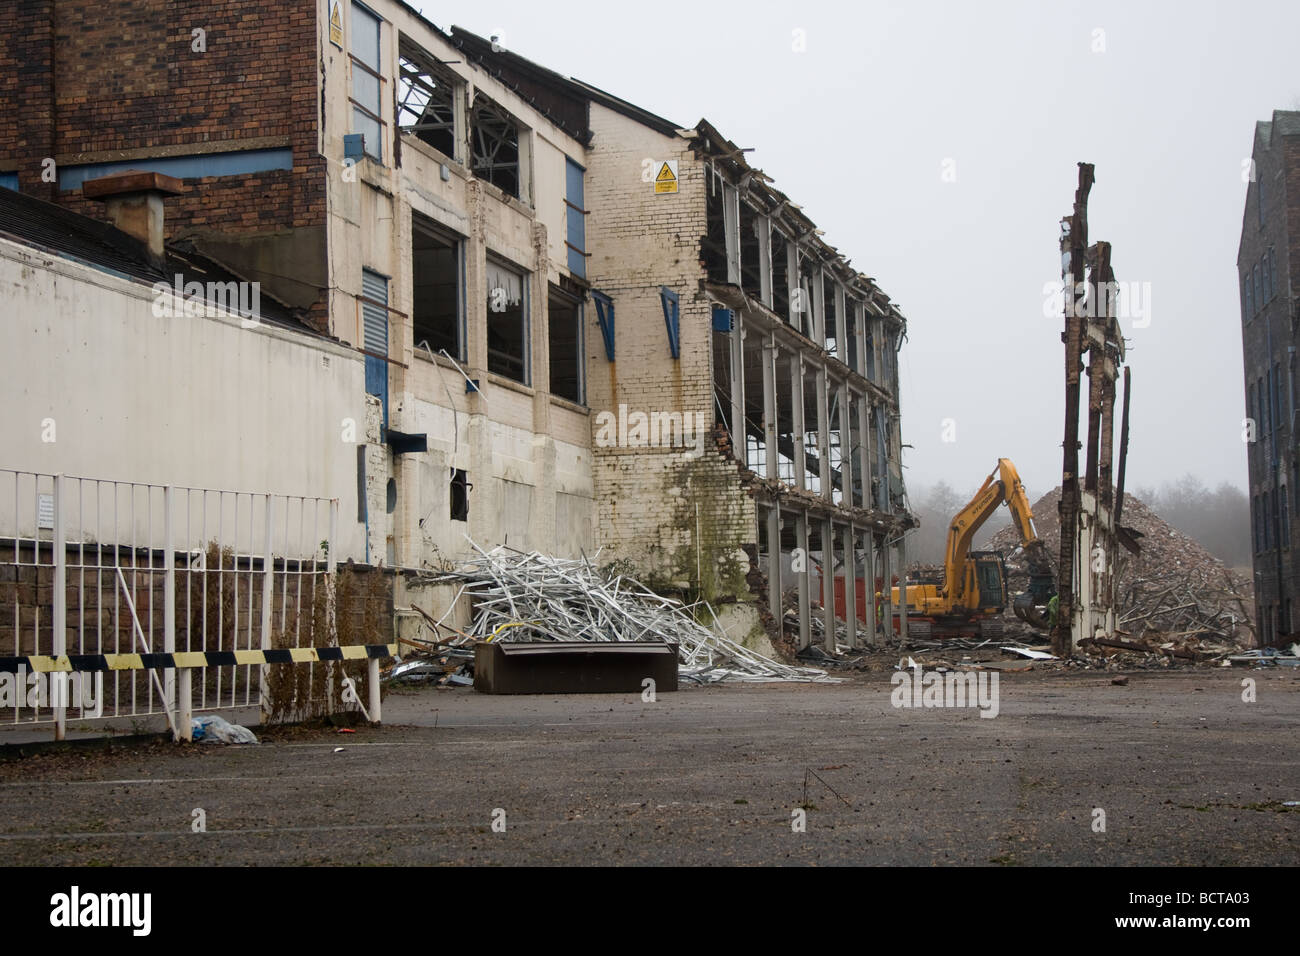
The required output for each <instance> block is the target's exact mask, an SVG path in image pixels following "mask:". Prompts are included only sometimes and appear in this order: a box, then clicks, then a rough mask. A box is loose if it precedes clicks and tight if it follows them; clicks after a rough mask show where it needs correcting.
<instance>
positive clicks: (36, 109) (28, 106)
mask: <svg viewBox="0 0 1300 956" xmlns="http://www.w3.org/2000/svg"><path fill="white" fill-rule="evenodd" d="M53 9H54V0H8V2H7V3H4V4H0V161H5V160H9V161H19V160H23V159H25V158H27V157H33V158H36V165H35V166H32V165H30V164H26V165H25V168H20V169H19V177H20V181H21V184H22V187H23V191H24V192H30V193H31V194H32V195H37V196H40V197H42V198H44V199H50V198H53V186H52V185H50V184H42V183H41V181H40V159H39V157H42V156H48V155H49V154H50V152H49V150H50V144H51V142H52V140H53V122H54V103H53V100H52V98H51V96H50V88H51V82H52V79H53V64H52V58H53V21H54V17H53ZM0 168H3V169H5V170H9V169H12V168H13V167H12V164H6V165H4V166H3V167H0Z"/></svg>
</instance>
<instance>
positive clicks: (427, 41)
mask: <svg viewBox="0 0 1300 956" xmlns="http://www.w3.org/2000/svg"><path fill="white" fill-rule="evenodd" d="M0 124H3V125H0V185H4V186H8V187H9V188H16V189H18V190H20V191H22V192H23V193H27V194H29V195H32V196H36V197H39V198H43V199H48V200H51V201H54V202H57V203H59V204H61V205H64V206H67V207H69V208H71V209H75V210H77V211H80V212H84V213H86V214H88V215H92V216H102V215H103V211H102V209H100V208H99V207H98V204H95V203H93V202H90V201H88V200H87V199H85V198H84V197H83V195H82V184H83V183H84V182H86V181H87V180H89V179H95V178H99V177H102V176H104V175H108V174H112V173H115V172H120V171H122V170H125V169H142V170H150V171H156V172H159V173H165V174H168V175H171V176H174V177H177V178H180V179H182V180H183V182H184V185H185V190H184V192H183V193H182V194H181V195H177V196H173V197H170V198H168V199H167V200H166V204H167V214H166V223H167V232H168V239H169V240H170V241H171V242H172V243H174V244H180V245H181V246H183V247H185V248H192V249H193V250H195V252H196V253H199V254H203V255H206V256H209V257H211V258H213V259H214V260H218V261H220V262H222V263H223V264H224V265H226V266H227V267H228V268H229V269H230V270H231V271H232V272H234V273H235V274H237V275H239V276H241V277H242V278H244V279H247V280H249V281H256V282H259V283H261V284H262V286H263V287H264V288H265V289H266V291H267V293H268V294H270V295H271V296H273V297H274V298H275V299H276V300H277V301H278V302H281V303H284V304H286V305H287V306H288V307H290V308H293V309H297V310H298V311H299V314H300V316H301V318H302V319H303V321H306V322H308V323H309V324H311V325H313V326H314V327H316V328H318V329H320V330H322V331H326V332H328V334H329V335H330V336H332V337H333V338H335V339H336V340H338V341H339V342H341V343H343V344H344V345H346V346H349V347H351V348H353V349H355V350H357V351H359V352H360V353H361V354H362V356H363V357H364V363H365V366H366V374H365V380H366V381H365V389H364V391H365V396H364V404H365V407H366V412H365V414H364V418H365V421H364V422H359V423H357V429H356V432H357V434H356V436H355V437H354V438H352V439H343V440H352V441H355V442H356V444H357V452H356V457H357V482H356V484H355V486H353V487H347V488H335V487H331V488H314V489H288V490H291V491H294V492H298V493H312V494H321V495H327V496H332V497H338V498H340V499H341V500H342V501H343V502H344V507H343V512H344V514H345V520H349V521H351V520H353V518H354V517H355V520H356V522H357V523H358V524H359V525H361V526H362V533H361V534H360V535H359V536H358V540H360V541H361V542H362V543H363V544H362V546H361V547H360V549H359V551H358V553H357V554H355V555H346V557H355V558H356V559H357V560H360V561H366V562H368V563H377V562H384V563H386V564H389V565H395V566H399V567H408V568H425V567H430V566H435V565H437V564H438V563H440V562H441V561H444V560H447V559H452V560H455V559H457V558H460V557H463V556H465V555H466V554H467V553H468V552H469V547H470V546H469V544H468V543H467V542H466V540H465V538H466V536H468V537H469V538H471V539H472V540H473V541H475V542H476V543H477V544H479V545H481V546H483V547H491V546H493V545H496V544H501V543H505V544H509V545H511V546H512V547H517V548H521V549H535V550H539V551H544V552H550V553H557V554H562V555H577V554H579V553H586V554H589V555H590V554H594V553H595V550H596V549H597V548H601V549H603V550H602V551H601V557H600V561H601V562H602V563H604V562H605V561H608V560H612V559H614V558H624V559H627V560H629V561H631V562H632V563H633V564H634V565H635V566H636V567H637V569H638V573H640V574H641V575H643V576H645V577H646V578H648V579H650V580H652V581H655V582H657V583H660V584H662V585H665V586H672V587H685V588H690V589H693V590H697V591H699V592H700V593H702V594H704V595H706V596H708V597H711V598H716V599H720V600H721V602H722V604H724V605H726V606H727V607H729V608H730V610H729V611H727V616H728V620H727V621H726V622H725V623H726V626H727V627H728V629H729V631H730V632H731V633H732V634H733V635H735V636H739V635H740V634H748V635H749V636H750V638H751V639H752V640H753V641H754V642H756V643H757V644H758V646H762V642H763V638H762V631H763V628H762V626H761V625H760V623H759V617H760V606H762V605H766V607H767V610H769V611H770V612H772V614H773V615H774V616H776V617H777V618H778V619H783V618H784V615H783V614H782V610H781V608H782V596H783V595H782V592H783V591H785V590H788V589H791V588H795V587H797V588H798V590H799V601H798V603H799V608H800V613H799V624H798V636H799V641H800V643H804V644H806V643H807V642H808V641H809V640H810V632H811V629H810V624H811V621H812V615H813V613H814V611H813V605H814V604H815V603H817V602H818V600H819V598H820V599H821V600H822V603H824V605H825V606H826V607H827V608H828V609H829V610H828V611H826V614H827V615H828V616H831V615H832V614H833V608H834V605H835V599H834V594H835V590H836V586H837V581H836V578H837V577H838V578H841V579H843V578H845V577H847V578H848V579H850V580H854V579H856V580H858V581H859V582H860V585H859V587H860V588H861V591H859V588H855V587H852V586H849V587H844V588H843V590H844V597H843V598H842V599H841V601H842V606H843V608H844V610H843V613H844V614H845V615H847V617H848V618H849V619H853V618H855V617H856V618H862V619H864V620H866V621H869V622H870V621H872V620H873V619H874V605H873V602H871V601H870V600H855V598H856V595H857V594H858V593H863V594H866V595H869V594H871V593H872V592H873V591H874V590H875V586H874V582H873V579H884V580H888V579H889V577H890V570H889V569H890V563H891V552H892V551H894V549H899V550H901V543H902V533H903V532H904V531H905V530H906V529H907V528H908V527H909V526H910V525H911V523H912V519H911V516H910V514H909V513H908V508H907V502H906V496H905V492H904V486H903V480H902V462H901V434H900V428H899V408H898V366H897V362H896V353H897V350H898V348H899V347H900V346H901V342H902V339H903V336H904V334H905V329H906V325H905V321H904V320H903V317H902V316H901V314H900V313H899V311H898V309H897V308H896V307H895V306H894V305H893V304H892V303H891V302H890V300H889V298H888V296H886V295H885V294H884V293H883V292H882V291H881V290H880V289H879V288H878V287H877V286H876V284H875V283H874V281H873V280H872V279H871V278H870V277H868V276H866V275H864V274H862V273H860V272H857V271H856V270H854V269H853V268H852V267H851V266H850V265H849V263H848V261H847V260H846V259H845V257H843V256H842V255H840V254H839V253H838V252H837V251H836V250H835V249H834V248H832V247H831V246H829V245H828V244H827V243H826V242H824V241H823V240H822V239H821V238H820V235H819V230H817V229H816V227H815V225H814V223H812V222H811V221H810V220H809V219H808V218H807V217H805V216H804V215H803V214H802V213H801V212H800V211H799V207H798V206H797V205H796V204H794V203H793V202H792V201H791V200H790V199H789V198H787V197H786V196H785V195H784V194H783V193H781V192H779V191H777V190H776V189H775V188H774V186H773V185H772V183H771V181H770V180H769V179H768V177H766V176H765V175H764V174H763V173H762V172H761V171H760V170H758V169H755V168H753V167H751V166H750V165H749V164H748V163H747V162H746V160H745V159H744V153H743V151H742V150H741V149H739V148H738V147H737V146H736V145H735V144H733V143H731V142H729V141H728V140H727V139H726V138H725V137H724V136H723V135H722V134H721V133H719V132H718V131H717V130H716V129H715V128H714V127H713V126H712V125H711V124H709V123H707V122H705V121H701V122H699V123H697V124H696V125H695V127H694V128H691V129H685V128H681V127H679V126H678V125H677V124H675V123H672V122H670V121H667V120H665V119H663V118H661V117H658V116H655V115H653V114H651V113H649V112H647V111H645V110H642V109H640V108H638V107H636V106H633V105H632V104H629V103H626V102H624V101H622V100H619V99H617V98H616V97H614V96H611V95H609V94H606V93H604V92H602V91H600V90H597V89H595V88H593V87H590V86H588V85H586V84H583V83H581V82H578V81H575V80H571V79H567V78H564V77H561V76H559V75H558V74H555V73H552V72H551V71H548V70H545V69H544V68H542V67H540V66H538V65H536V64H533V63H531V62H529V61H527V60H523V59H522V58H520V57H517V56H514V55H513V54H510V53H509V52H507V51H503V50H499V49H494V47H493V44H491V43H490V42H489V41H487V40H484V39H482V38H480V37H476V36H474V35H473V34H470V33H467V32H465V31H463V30H459V29H453V30H452V31H450V32H443V31H442V30H440V29H438V28H437V27H435V26H434V25H433V24H432V23H430V22H428V21H427V20H425V19H423V18H422V17H421V16H420V15H419V14H418V13H417V12H416V11H415V10H414V9H412V8H411V7H410V6H408V5H407V4H405V3H402V2H400V0H372V2H368V3H364V4H363V3H360V2H348V0H286V2H282V3H276V4H271V5H268V4H265V3H254V2H247V0H191V2H182V3H177V2H174V0H124V2H121V3H114V4H110V5H105V4H93V3H90V2H87V0H17V2H15V3H11V4H9V5H7V6H6V7H5V9H4V10H3V11H0ZM124 387H130V385H129V384H127V385H124ZM106 400H107V401H108V402H110V403H111V402H112V400H113V399H112V397H111V396H109V397H107V399H106ZM252 413H254V414H267V413H268V410H266V409H258V410H253V412H252ZM269 413H271V414H274V412H273V411H270V412H269ZM342 433H343V434H345V435H346V434H347V429H346V428H343V429H342ZM240 437H241V436H240V435H239V434H237V433H232V434H230V435H223V436H211V440H214V441H227V442H230V443H232V445H238V443H239V441H240ZM340 440H341V439H340V432H339V431H338V430H330V431H328V432H323V433H322V434H320V435H319V436H317V438H316V441H318V442H319V443H320V447H321V448H322V449H324V448H326V447H327V444H326V443H329V445H328V447H334V446H335V445H336V444H337V443H338V442H339V441H340ZM277 451H278V450H277V449H274V448H266V449H247V448H243V449H241V453H242V454H248V455H259V454H260V455H274V454H276V453H277ZM59 454H62V455H68V454H71V455H73V456H74V457H75V454H76V451H75V449H71V450H69V449H63V450H61V451H60V452H59ZM19 464H21V465H22V466H24V467H32V468H37V469H43V470H52V469H54V463H52V462H43V461H37V462H22V463H19ZM130 464H131V463H130V462H114V461H93V462H84V463H83V462H80V461H77V462H76V463H75V467H76V468H78V469H80V470H82V471H83V472H84V473H104V472H106V471H107V472H113V473H115V474H121V472H122V471H123V470H124V469H127V468H129V467H130ZM58 467H59V469H63V468H67V467H70V465H69V463H68V462H64V461H62V460H61V461H60V462H59V463H58ZM122 476H123V477H131V476H130V475H122ZM149 480H157V481H165V480H168V479H167V476H165V475H163V476H152V475H151V476H149ZM277 490H280V489H277ZM353 504H355V509H356V510H355V516H353V514H352V511H351V508H352V505H353ZM340 557H344V555H340ZM899 557H900V558H901V557H902V556H901V555H900V556H899ZM805 564H807V565H808V566H809V568H810V570H812V571H813V572H814V573H813V574H804V573H801V568H802V566H803V565H805ZM819 566H821V567H828V568H832V569H834V574H833V575H830V574H827V575H822V576H821V577H818V576H817V574H816V573H815V572H816V569H817V567H819ZM755 569H757V570H761V571H763V572H765V573H766V574H767V593H766V594H757V593H754V590H755V588H757V587H758V586H757V585H756V584H753V583H751V582H755V581H757V580H758V579H757V578H754V577H753V576H752V575H753V571H754V570H755ZM838 584H839V586H840V587H843V583H842V581H840V582H838ZM445 597H446V596H444V595H438V594H435V595H434V596H433V597H432V598H431V599H432V600H434V601H435V602H437V601H440V600H444V599H445ZM729 599H734V603H732V601H731V600H729ZM398 603H399V604H400V603H403V598H402V597H399V599H398ZM855 605H856V606H855ZM435 610H437V608H436V607H435ZM870 630H871V629H870V627H868V631H870ZM829 631H830V633H832V634H833V629H829Z"/></svg>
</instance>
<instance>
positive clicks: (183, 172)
mask: <svg viewBox="0 0 1300 956" xmlns="http://www.w3.org/2000/svg"><path fill="white" fill-rule="evenodd" d="M128 169H140V170H144V171H145V172H151V173H162V174H163V175H166V176H175V177H176V178H177V179H199V178H201V177H204V176H246V175H248V174H249V173H264V172H267V171H269V170H273V169H293V150H291V149H245V150H240V151H238V152H233V153H204V154H203V155H201V156H166V157H155V158H153V159H132V160H125V161H122V162H115V163H90V164H88V165H85V166H61V167H60V168H59V189H60V190H61V191H63V192H65V193H66V192H71V191H72V190H74V189H79V188H81V184H82V183H84V182H85V181H86V180H87V179H98V178H99V177H100V176H110V175H112V174H113V173H120V172H125V171H126V170H128Z"/></svg>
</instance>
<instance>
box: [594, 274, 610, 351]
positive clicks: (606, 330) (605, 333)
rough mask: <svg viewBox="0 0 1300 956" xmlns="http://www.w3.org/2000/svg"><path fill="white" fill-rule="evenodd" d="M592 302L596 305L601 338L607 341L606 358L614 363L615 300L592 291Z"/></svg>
mask: <svg viewBox="0 0 1300 956" xmlns="http://www.w3.org/2000/svg"><path fill="white" fill-rule="evenodd" d="M591 301H592V302H595V303H596V322H597V323H599V325H600V335H601V338H603V339H604V340H605V357H606V358H607V359H609V360H610V361H611V362H612V361H614V300H613V299H611V298H610V297H609V296H607V295H605V293H603V292H597V291H596V290H595V289H592V290H591Z"/></svg>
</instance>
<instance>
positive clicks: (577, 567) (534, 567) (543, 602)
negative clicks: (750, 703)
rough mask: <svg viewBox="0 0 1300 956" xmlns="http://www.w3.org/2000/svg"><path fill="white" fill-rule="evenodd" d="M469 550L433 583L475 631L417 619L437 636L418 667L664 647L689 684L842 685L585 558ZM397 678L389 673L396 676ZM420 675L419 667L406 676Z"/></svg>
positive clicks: (451, 677) (698, 606)
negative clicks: (537, 647)
mask: <svg viewBox="0 0 1300 956" xmlns="http://www.w3.org/2000/svg"><path fill="white" fill-rule="evenodd" d="M471 545H473V542H471ZM473 547H474V550H475V551H477V552H478V557H477V558H475V559H473V560H471V561H469V562H467V563H466V564H464V565H463V566H462V567H460V568H458V569H456V570H455V571H449V572H442V573H439V574H438V575H437V576H436V577H434V578H433V579H432V581H431V582H430V583H447V584H455V583H459V584H460V585H461V593H463V594H464V595H466V596H468V597H469V598H470V599H471V601H472V603H473V612H474V616H473V622H472V623H471V625H470V627H469V629H468V630H467V631H465V632H461V631H458V630H456V629H455V628H452V627H450V626H448V625H446V624H444V623H442V622H441V621H434V620H433V619H432V618H431V616H430V615H427V614H424V613H423V612H421V617H422V618H423V619H424V623H425V627H426V629H429V630H431V631H432V638H433V639H432V640H431V641H429V642H428V643H429V644H430V645H434V644H436V645H438V650H437V652H436V653H435V652H433V651H428V652H425V654H424V656H423V657H422V658H421V661H423V662H424V664H425V665H429V664H430V663H432V662H434V661H437V659H438V658H439V657H441V656H449V655H455V654H456V653H462V654H463V653H465V652H467V651H468V650H469V648H470V647H471V646H472V645H473V644H474V643H476V642H478V641H506V642H515V641H666V642H668V643H671V644H675V645H677V653H678V667H679V674H680V677H681V678H682V679H683V680H691V681H695V682H697V683H701V684H709V683H715V682H718V681H747V682H766V681H802V682H816V683H833V682H836V681H838V680H839V678H834V677H830V676H829V675H827V673H826V672H825V671H824V670H820V669H817V668H812V667H795V666H791V665H789V664H783V663H781V662H780V661H775V660H772V659H771V658H768V657H765V656H764V655H762V654H759V653H758V652H756V651H753V650H751V649H749V648H748V647H744V646H743V645H741V644H740V643H739V642H737V641H734V640H731V639H730V638H728V637H726V636H724V635H722V634H719V633H717V631H715V630H713V629H712V628H710V627H708V626H707V625H706V624H704V623H701V621H702V620H708V621H716V620H717V619H718V617H717V614H716V612H715V611H714V609H713V607H712V606H711V605H710V604H709V603H708V602H707V601H697V602H695V603H693V604H684V603H682V602H681V601H678V600H675V599H673V598H670V597H665V596H663V595H660V594H656V593H655V592H654V591H651V590H650V589H649V588H647V587H646V586H645V585H643V584H641V583H640V582H639V581H637V580H635V579H634V578H631V577H629V576H628V575H626V574H620V573H618V572H617V571H615V570H612V569H611V570H608V571H602V570H599V569H597V568H596V567H595V566H594V565H593V564H592V563H591V562H590V561H588V560H587V559H586V558H582V559H576V560H575V559H564V558H556V557H551V556H549V555H543V554H539V553H537V552H532V553H528V554H525V553H523V552H520V551H515V550H513V549H510V548H504V547H498V548H495V549H493V550H492V551H491V552H485V551H483V550H482V549H481V548H479V547H478V546H477V545H473ZM445 635H446V636H445ZM408 643H410V642H408ZM413 663H414V662H413V661H404V662H403V664H413ZM446 663H448V664H450V663H451V660H450V659H449V660H448V661H447V662H446ZM398 666H402V665H398ZM396 670H397V667H394V668H393V669H392V670H391V671H390V672H389V674H390V677H391V676H393V672H394V671H396ZM419 672H420V668H418V667H414V666H413V667H411V668H410V669H408V670H405V671H403V672H402V673H403V674H418V673H419ZM448 681H449V682H450V683H455V684H460V683H462V682H463V683H470V682H471V681H470V680H469V679H467V678H466V676H465V675H464V673H463V672H462V671H459V670H456V669H453V670H452V671H451V672H450V673H449V674H448Z"/></svg>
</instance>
